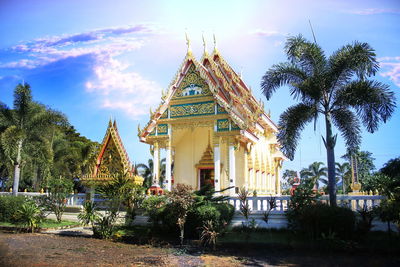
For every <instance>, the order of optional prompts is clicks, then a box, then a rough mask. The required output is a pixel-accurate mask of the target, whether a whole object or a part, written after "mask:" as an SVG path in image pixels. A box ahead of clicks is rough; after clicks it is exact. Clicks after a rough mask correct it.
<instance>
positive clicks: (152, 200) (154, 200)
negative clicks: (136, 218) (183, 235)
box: [142, 196, 167, 226]
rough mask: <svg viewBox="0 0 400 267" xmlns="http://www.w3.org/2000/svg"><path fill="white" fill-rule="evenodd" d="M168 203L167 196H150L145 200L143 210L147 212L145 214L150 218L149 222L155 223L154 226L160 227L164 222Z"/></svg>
mask: <svg viewBox="0 0 400 267" xmlns="http://www.w3.org/2000/svg"><path fill="white" fill-rule="evenodd" d="M166 201H167V199H166V197H165V196H149V197H148V198H146V199H145V200H143V202H142V208H143V209H144V210H145V214H146V215H147V216H149V221H150V222H152V223H153V226H156V225H158V223H159V222H160V221H161V220H162V217H163V211H164V208H165V204H166Z"/></svg>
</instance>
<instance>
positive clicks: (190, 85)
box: [173, 64, 212, 99]
mask: <svg viewBox="0 0 400 267" xmlns="http://www.w3.org/2000/svg"><path fill="white" fill-rule="evenodd" d="M199 96H212V93H211V91H210V88H209V87H208V84H207V83H206V82H205V81H204V80H203V79H202V78H201V77H200V75H199V73H198V72H197V71H196V67H195V65H194V64H192V65H191V66H190V67H189V70H188V71H187V73H186V75H185V77H184V78H183V80H182V82H181V83H180V85H179V87H178V90H177V91H176V93H175V94H174V97H173V99H176V98H182V97H199Z"/></svg>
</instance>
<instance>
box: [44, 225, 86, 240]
mask: <svg viewBox="0 0 400 267" xmlns="http://www.w3.org/2000/svg"><path fill="white" fill-rule="evenodd" d="M41 233H44V234H56V235H67V236H86V237H90V236H93V231H92V228H91V227H82V226H80V227H74V228H68V229H57V230H45V231H41Z"/></svg>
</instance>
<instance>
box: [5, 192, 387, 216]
mask: <svg viewBox="0 0 400 267" xmlns="http://www.w3.org/2000/svg"><path fill="white" fill-rule="evenodd" d="M18 194H19V195H24V196H28V197H35V196H45V195H46V193H43V194H41V193H35V192H19V193H18ZM1 195H11V193H9V192H0V196H1ZM384 198H385V197H384V196H378V195H360V196H356V195H337V204H338V206H346V207H349V208H351V209H352V210H354V211H357V210H360V209H362V208H364V207H368V208H372V207H374V206H379V204H380V202H381V200H382V199H384ZM86 199H87V195H86V194H85V193H78V194H71V195H70V196H69V197H68V198H67V205H68V206H77V205H83V203H84V202H85V200H86ZM103 201H104V200H103V199H102V198H101V197H100V195H98V194H96V195H95V197H94V202H96V203H99V204H100V203H101V202H103ZM270 201H273V202H274V203H275V208H274V209H272V211H274V212H275V213H283V212H285V211H286V210H287V209H288V206H289V202H290V196H276V197H274V196H268V197H249V198H248V202H249V206H250V209H251V210H252V212H256V213H257V212H264V211H266V210H268V208H269V206H270ZM320 201H322V202H325V203H328V202H329V196H328V195H324V196H322V197H321V198H320ZM229 203H231V204H232V205H233V206H234V207H235V209H236V210H239V209H240V200H239V199H238V198H237V197H231V198H230V199H229Z"/></svg>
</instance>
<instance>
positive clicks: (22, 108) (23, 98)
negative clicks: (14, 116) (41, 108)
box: [14, 83, 32, 118]
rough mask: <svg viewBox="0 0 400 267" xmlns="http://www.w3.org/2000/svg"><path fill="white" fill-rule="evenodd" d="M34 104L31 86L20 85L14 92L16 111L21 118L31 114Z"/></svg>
mask: <svg viewBox="0 0 400 267" xmlns="http://www.w3.org/2000/svg"><path fill="white" fill-rule="evenodd" d="M31 103H32V92H31V87H30V85H29V84H27V83H26V84H25V85H22V84H18V85H17V87H16V88H15V91H14V109H15V111H16V112H17V113H18V115H19V117H20V118H23V117H24V116H25V115H26V114H28V113H29V110H30V108H31Z"/></svg>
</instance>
